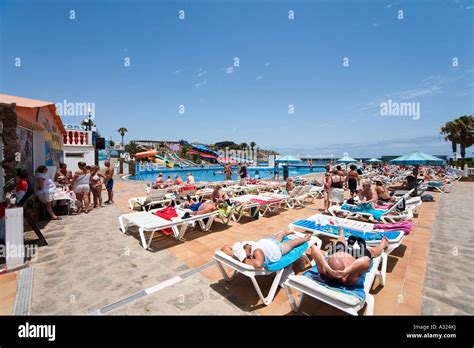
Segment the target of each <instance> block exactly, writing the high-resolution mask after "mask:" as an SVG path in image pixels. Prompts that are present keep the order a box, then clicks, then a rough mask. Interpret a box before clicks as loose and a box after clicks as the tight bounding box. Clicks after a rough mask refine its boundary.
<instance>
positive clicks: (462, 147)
mask: <svg viewBox="0 0 474 348" xmlns="http://www.w3.org/2000/svg"><path fill="white" fill-rule="evenodd" d="M460 147H461V168H462V169H464V157H465V156H466V148H465V147H464V145H463V144H460Z"/></svg>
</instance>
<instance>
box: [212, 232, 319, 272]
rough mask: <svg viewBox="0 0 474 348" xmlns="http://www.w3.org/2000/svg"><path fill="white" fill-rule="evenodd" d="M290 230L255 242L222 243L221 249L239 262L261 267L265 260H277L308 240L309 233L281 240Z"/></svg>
mask: <svg viewBox="0 0 474 348" xmlns="http://www.w3.org/2000/svg"><path fill="white" fill-rule="evenodd" d="M292 233H293V232H291V231H283V232H280V233H277V234H276V235H275V236H274V237H268V238H264V239H260V240H259V241H257V242H252V241H245V242H237V243H234V245H232V247H231V246H229V245H224V246H223V247H222V249H221V250H222V251H223V252H225V253H226V254H227V255H229V256H232V257H235V258H236V259H237V260H239V261H240V262H243V263H245V264H247V265H251V266H253V267H255V268H263V265H264V263H265V262H277V261H279V260H280V259H281V258H282V256H283V255H285V254H288V253H289V252H290V251H291V250H292V249H294V248H296V247H297V246H299V245H301V244H303V243H304V242H307V241H309V240H310V238H311V236H310V235H305V236H304V238H295V239H292V240H289V241H286V242H282V241H283V238H284V237H285V236H287V235H289V234H292Z"/></svg>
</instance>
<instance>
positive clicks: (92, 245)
mask: <svg viewBox="0 0 474 348" xmlns="http://www.w3.org/2000/svg"><path fill="white" fill-rule="evenodd" d="M456 185H459V187H461V186H460V185H464V184H463V183H457V184H456ZM468 185H470V186H469V189H470V190H471V191H470V192H471V194H472V189H473V188H474V185H472V184H468ZM116 188H117V190H116V192H117V193H116V198H115V200H116V204H114V205H112V206H107V207H104V208H101V209H94V210H93V211H91V212H90V213H89V214H87V215H86V214H80V215H73V216H69V217H64V218H63V220H62V221H54V222H50V223H48V224H47V225H46V226H44V228H43V232H44V234H45V237H46V238H47V240H48V242H49V245H48V246H45V247H41V248H40V249H39V252H38V255H37V257H35V258H34V259H33V260H31V261H30V263H29V266H30V267H32V268H33V270H34V277H33V279H34V280H33V296H32V303H31V309H30V313H31V314H90V313H96V312H95V311H96V310H98V309H100V308H103V307H105V306H108V305H113V304H114V303H116V302H117V301H121V300H123V299H127V298H130V297H131V296H136V295H139V296H138V297H134V298H136V299H134V300H130V301H128V302H127V303H124V304H121V305H119V306H116V307H114V308H113V309H110V310H107V311H105V312H103V313H104V314H112V315H121V314H131V315H137V314H197V315H202V314H211V315H213V314H215V315H222V314H227V315H235V314H243V315H256V314H257V315H259V314H263V315H268V314H270V315H290V314H292V312H291V310H290V307H289V304H288V299H287V298H286V296H285V293H284V291H283V290H282V289H279V291H278V292H277V295H276V297H275V300H274V302H273V303H272V304H271V305H269V306H264V305H263V304H262V303H261V301H260V300H259V299H258V296H257V294H256V292H255V290H254V289H253V286H252V284H251V282H250V280H249V279H248V278H246V277H243V276H239V275H238V276H237V277H236V278H235V279H234V280H233V281H231V282H225V281H223V279H222V276H221V275H220V273H219V272H218V269H217V267H216V266H215V264H214V263H212V262H210V261H211V260H212V256H213V253H214V250H216V249H218V248H220V247H221V246H222V245H223V244H224V243H226V244H231V243H233V242H235V241H238V240H244V239H254V240H256V239H259V238H262V237H264V236H268V235H270V234H273V233H275V232H277V231H281V230H283V229H285V228H286V226H287V225H288V224H289V223H290V222H293V221H295V220H298V219H301V218H306V217H308V216H311V215H314V214H317V213H319V209H320V208H322V199H317V200H315V201H314V203H313V204H307V205H306V207H305V208H302V209H292V210H284V211H281V212H280V213H279V214H276V215H274V216H268V217H263V218H260V219H258V220H253V219H245V218H243V219H242V220H241V222H240V223H238V224H236V223H232V224H231V225H228V226H226V225H222V224H220V223H218V222H216V223H215V224H214V225H213V227H212V231H213V232H211V233H208V232H201V231H200V230H190V231H189V232H187V233H186V236H185V237H186V239H187V240H186V241H185V242H178V241H175V240H172V239H170V238H167V237H158V238H155V239H154V240H153V242H152V244H151V248H152V250H151V251H150V250H144V249H143V248H142V247H141V244H140V241H139V237H138V234H137V233H136V231H134V230H133V229H132V230H131V231H130V233H128V234H122V233H121V232H120V231H119V224H118V216H119V215H120V214H123V213H128V212H130V210H129V209H128V206H127V200H128V198H129V197H133V196H140V195H143V194H144V184H143V183H142V182H133V181H125V180H119V179H118V180H117V183H116ZM458 190H459V189H458V186H455V187H454V189H453V192H455V193H454V195H453V193H450V194H448V195H442V194H440V193H433V195H434V196H435V199H436V202H434V203H426V204H423V206H422V207H421V208H420V210H419V217H418V218H415V219H414V229H413V231H412V232H411V234H410V235H409V236H407V237H406V238H405V239H404V241H403V243H402V246H401V247H399V248H398V249H397V250H395V251H394V252H393V253H392V254H391V255H390V257H389V262H388V268H387V283H386V285H385V286H384V287H381V286H380V285H379V284H378V282H377V281H376V282H375V284H374V286H373V288H372V291H371V293H373V294H374V297H375V314H382V315H383V314H421V313H422V298H423V296H422V294H423V282H424V279H425V270H426V267H427V261H426V260H427V259H428V252H429V251H430V250H429V246H430V240H431V234H432V231H431V228H432V225H433V223H434V220H435V218H436V216H437V215H438V220H439V219H444V220H447V219H448V217H449V215H448V211H449V210H447V212H446V215H443V213H441V214H439V213H437V211H438V204H439V201H440V198H441V197H442V201H441V202H442V203H441V204H442V206H441V208H440V210H443V207H444V208H446V205H448V204H451V203H450V202H449V203H448V202H445V201H444V199H446V197H448V198H449V197H450V195H453V196H454V197H456V195H457V194H458V193H456V192H458ZM460 191H463V188H461V189H460ZM104 195H105V194H104ZM463 197H468V196H466V195H463ZM454 210H455V209H454ZM471 210H472V209H471ZM456 221H457V220H456ZM456 223H457V224H460V225H458V228H459V226H463V224H464V225H465V221H462V219H461V215H459V221H457V222H456ZM33 238H34V237H33ZM466 238H467V239H466V241H468V240H469V241H470V242H469V243H471V244H470V245H471V246H470V247H469V248H471V250H472V236H471V237H470V238H471V239H469V237H466ZM435 239H436V237H435ZM324 242H327V240H324ZM446 243H447V244H449V242H446ZM463 245H466V244H463ZM432 248H433V250H434V251H435V252H436V250H437V249H436V248H439V247H437V246H436V244H435V243H433V244H432ZM465 248H466V247H465V246H462V247H461V246H460V247H459V250H460V252H461V253H464V252H465V251H466V250H465ZM468 260H470V261H471V262H472V258H471V259H469V258H468ZM429 264H430V266H431V256H430V263H429ZM471 265H472V263H471ZM200 266H202V267H204V269H203V270H202V271H200V272H196V274H193V275H191V276H188V277H186V278H185V279H182V280H180V281H178V282H177V283H176V284H174V285H171V286H168V287H164V288H163V289H161V290H158V291H156V292H154V293H151V294H145V293H144V290H145V289H148V288H150V287H153V286H156V285H157V284H163V283H162V282H165V281H168V280H170V279H172V278H174V277H176V276H180V275H183V274H185V273H187V272H189V271H190V270H193V269H195V268H196V267H200ZM437 267H438V270H441V271H443V269H442V267H446V266H443V265H438V266H437ZM439 267H441V268H439ZM298 268H300V269H301V267H297V270H298ZM468 269H469V268H466V270H468ZM471 269H472V266H471ZM452 273H453V274H455V273H454V272H452ZM466 273H467V272H466ZM456 274H457V275H456V276H454V275H451V277H452V278H453V281H452V284H459V287H457V290H456V291H463V293H461V294H460V295H458V299H457V300H456V299H454V300H453V299H449V298H447V297H446V298H443V297H442V296H441V295H440V297H441V298H442V299H444V303H448V304H449V303H450V302H449V301H460V300H468V299H469V298H470V299H471V301H470V303H471V304H472V297H469V296H472V291H471V293H470V295H467V294H468V293H469V291H468V290H469V289H468V288H469V284H471V290H472V284H473V283H474V281H473V279H472V277H471V278H469V275H468V274H464V273H462V270H460V271H458V272H457V273H456ZM459 275H462V276H463V277H465V278H466V281H465V282H458V280H455V279H454V278H455V277H456V278H459ZM2 277H4V276H0V281H1V280H2ZM183 277H184V276H183ZM261 278H262V279H259V283H260V284H261V286H262V289H263V291H264V292H265V291H268V288H269V285H270V283H271V280H272V279H271V277H261ZM432 278H435V277H432V276H429V277H427V280H426V289H425V300H424V301H423V304H424V307H423V313H425V311H426V308H427V305H426V295H430V294H431V292H430V291H431V290H430V286H431V287H433V285H430V281H431V279H432ZM448 285H449V284H448ZM1 286H2V285H1V282H0V288H1ZM449 286H450V285H449ZM0 292H1V291H0ZM430 296H432V297H433V298H434V299H435V300H437V299H436V298H435V296H433V295H430ZM437 301H438V302H439V300H437ZM5 308H7V307H5ZM431 308H434V305H431ZM464 308H465V310H466V312H467V310H468V308H469V306H464ZM470 308H471V310H472V307H470ZM442 310H444V309H442ZM450 313H451V312H450ZM467 313H471V312H467ZM2 314H7V313H3V312H2ZM298 314H302V315H344V313H342V312H340V311H338V310H336V309H334V308H332V307H330V306H327V305H325V304H323V303H321V302H319V301H315V300H311V299H305V300H304V301H303V305H302V308H301V311H300V312H299V313H298Z"/></svg>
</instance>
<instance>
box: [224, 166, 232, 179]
mask: <svg viewBox="0 0 474 348" xmlns="http://www.w3.org/2000/svg"><path fill="white" fill-rule="evenodd" d="M224 174H225V179H226V180H232V167H231V166H230V164H229V163H226V164H225V166H224Z"/></svg>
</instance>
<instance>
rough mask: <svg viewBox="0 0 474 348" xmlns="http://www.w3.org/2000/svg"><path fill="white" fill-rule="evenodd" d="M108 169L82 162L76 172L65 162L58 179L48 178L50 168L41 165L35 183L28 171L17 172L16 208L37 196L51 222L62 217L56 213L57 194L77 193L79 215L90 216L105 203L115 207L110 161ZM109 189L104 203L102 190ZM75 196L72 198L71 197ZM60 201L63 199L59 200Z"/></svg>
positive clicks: (106, 164) (106, 163) (76, 206)
mask: <svg viewBox="0 0 474 348" xmlns="http://www.w3.org/2000/svg"><path fill="white" fill-rule="evenodd" d="M104 165H105V170H104V171H103V172H102V171H100V169H99V167H98V166H96V165H92V166H90V165H87V164H86V163H85V162H79V163H78V169H77V171H75V172H74V173H72V171H70V170H68V168H67V165H66V163H61V164H60V165H59V168H58V170H57V172H56V173H55V175H54V177H53V178H52V176H50V175H48V171H49V169H48V167H47V166H45V165H40V166H38V167H37V168H36V171H35V174H34V177H33V182H30V181H29V180H28V172H27V171H26V170H25V169H18V170H17V173H16V188H15V205H17V206H23V205H24V203H25V202H26V200H27V199H28V198H29V197H30V196H32V195H35V196H36V197H37V198H38V200H39V201H40V202H41V203H42V204H43V205H44V208H45V211H46V213H47V214H48V216H49V218H50V219H51V220H60V219H61V218H60V217H58V216H57V214H56V213H55V212H54V210H53V202H54V201H55V200H56V199H55V197H56V194H57V193H58V192H61V191H66V192H67V193H68V194H70V193H74V203H75V204H74V206H75V208H76V213H79V212H81V211H82V212H84V213H86V214H87V213H89V211H90V209H92V208H101V207H102V206H103V205H104V204H106V205H108V204H113V203H114V200H113V185H114V181H113V175H114V168H113V167H112V165H111V164H110V162H109V161H106V162H105V163H104ZM103 187H105V189H106V190H107V195H108V199H107V200H106V201H105V202H102V189H103ZM71 196H72V195H71ZM58 200H60V199H58Z"/></svg>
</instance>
